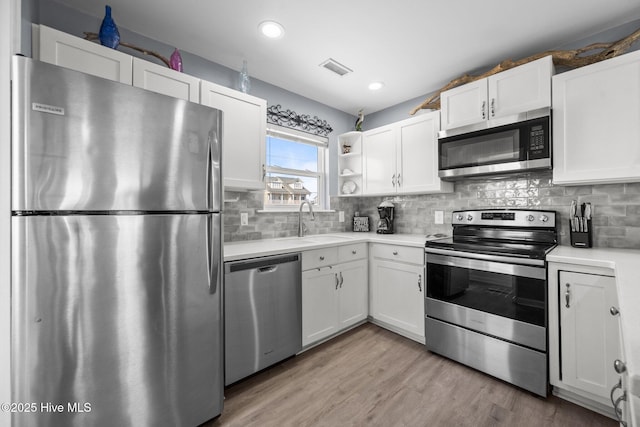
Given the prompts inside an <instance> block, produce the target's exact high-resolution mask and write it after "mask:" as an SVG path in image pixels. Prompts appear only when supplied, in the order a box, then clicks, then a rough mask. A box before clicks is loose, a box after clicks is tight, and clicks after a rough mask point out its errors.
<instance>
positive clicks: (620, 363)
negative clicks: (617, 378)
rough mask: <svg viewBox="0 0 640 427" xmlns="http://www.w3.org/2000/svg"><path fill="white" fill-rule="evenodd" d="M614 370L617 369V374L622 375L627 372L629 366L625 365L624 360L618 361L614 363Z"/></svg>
mask: <svg viewBox="0 0 640 427" xmlns="http://www.w3.org/2000/svg"><path fill="white" fill-rule="evenodd" d="M613 369H615V370H616V372H617V373H619V374H622V373H624V371H626V370H627V365H625V364H624V362H623V361H622V360H620V359H616V360H615V361H614V362H613Z"/></svg>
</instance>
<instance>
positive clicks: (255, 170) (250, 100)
mask: <svg viewBox="0 0 640 427" xmlns="http://www.w3.org/2000/svg"><path fill="white" fill-rule="evenodd" d="M200 102H201V103H202V104H204V105H208V106H210V107H214V108H218V109H220V110H222V111H223V112H224V114H223V122H224V123H223V132H224V134H223V137H222V138H223V139H222V150H223V151H222V173H223V176H224V186H225V189H238V190H262V189H264V166H265V164H264V161H265V148H264V147H265V143H266V142H265V139H266V135H267V102H266V101H265V100H264V99H260V98H256V97H255V96H251V95H247V94H244V93H242V92H238V91H236V90H233V89H229V88H226V87H223V86H219V85H216V84H214V83H211V82H207V81H204V80H202V81H201V83H200Z"/></svg>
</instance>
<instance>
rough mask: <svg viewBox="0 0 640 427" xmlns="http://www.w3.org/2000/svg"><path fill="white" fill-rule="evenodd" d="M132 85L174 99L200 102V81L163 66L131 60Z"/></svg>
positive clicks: (141, 60) (140, 60) (137, 59)
mask: <svg viewBox="0 0 640 427" xmlns="http://www.w3.org/2000/svg"><path fill="white" fill-rule="evenodd" d="M133 85H134V86H137V87H141V88H143V89H147V90H150V91H153V92H157V93H161V94H163V95H168V96H172V97H174V98H180V99H184V100H186V101H191V102H200V79H199V78H197V77H193V76H190V75H188V74H184V73H181V72H179V71H176V70H172V69H171V68H167V67H165V66H163V65H159V64H154V63H152V62H149V61H145V60H143V59H139V58H133Z"/></svg>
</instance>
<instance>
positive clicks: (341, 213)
mask: <svg viewBox="0 0 640 427" xmlns="http://www.w3.org/2000/svg"><path fill="white" fill-rule="evenodd" d="M338 222H344V211H338Z"/></svg>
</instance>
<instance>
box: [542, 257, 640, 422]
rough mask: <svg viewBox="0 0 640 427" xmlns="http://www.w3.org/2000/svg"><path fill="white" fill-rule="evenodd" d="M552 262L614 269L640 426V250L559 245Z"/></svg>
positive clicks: (633, 406) (634, 408)
mask: <svg viewBox="0 0 640 427" xmlns="http://www.w3.org/2000/svg"><path fill="white" fill-rule="evenodd" d="M547 261H549V262H562V263H567V264H575V265H586V266H592V267H603V268H610V269H612V270H614V272H615V277H616V290H617V292H618V305H619V310H620V329H621V336H622V347H623V351H624V353H623V357H624V362H625V364H626V366H627V371H628V373H629V386H628V390H627V391H628V393H630V394H631V395H632V396H629V397H630V399H629V401H630V403H631V404H630V405H629V406H630V409H631V414H630V415H631V420H633V421H635V422H633V421H632V422H631V425H634V426H635V425H640V277H638V276H639V273H640V250H634V249H606V248H591V249H581V248H574V247H571V246H558V247H556V248H555V249H554V250H553V251H551V253H549V255H547Z"/></svg>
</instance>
